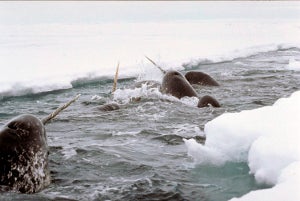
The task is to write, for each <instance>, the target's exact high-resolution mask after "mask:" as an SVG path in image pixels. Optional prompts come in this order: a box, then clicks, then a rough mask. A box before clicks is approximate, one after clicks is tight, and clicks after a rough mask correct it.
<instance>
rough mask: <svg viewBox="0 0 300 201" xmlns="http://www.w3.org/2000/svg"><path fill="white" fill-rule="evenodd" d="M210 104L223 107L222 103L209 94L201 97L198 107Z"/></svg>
mask: <svg viewBox="0 0 300 201" xmlns="http://www.w3.org/2000/svg"><path fill="white" fill-rule="evenodd" d="M209 105H211V106H213V107H221V105H220V103H219V102H218V101H217V100H216V99H215V98H213V97H211V96H207V95H206V96H203V97H202V98H201V99H199V102H198V105H197V107H200V108H201V107H208V106H209Z"/></svg>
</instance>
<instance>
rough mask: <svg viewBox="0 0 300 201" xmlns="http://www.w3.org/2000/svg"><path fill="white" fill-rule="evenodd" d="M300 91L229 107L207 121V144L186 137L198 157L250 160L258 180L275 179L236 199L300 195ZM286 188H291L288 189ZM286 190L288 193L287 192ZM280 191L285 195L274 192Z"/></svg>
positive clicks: (190, 151) (217, 162) (207, 160)
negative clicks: (267, 102) (261, 103)
mask: <svg viewBox="0 0 300 201" xmlns="http://www.w3.org/2000/svg"><path fill="white" fill-rule="evenodd" d="M299 122H300V91H297V92H294V93H293V94H292V95H291V96H290V97H288V98H281V99H279V100H278V101H276V102H275V103H274V104H273V106H266V107H262V108H258V109H254V110H247V111H242V112H239V113H226V114H223V115H221V116H219V117H217V118H216V119H214V120H212V121H210V122H208V123H207V124H206V125H205V129H204V131H205V134H206V137H207V140H206V144H205V145H201V144H198V143H197V142H195V141H194V140H185V143H186V146H187V148H188V154H189V155H190V156H192V157H193V158H194V159H195V161H196V162H198V163H202V164H203V163H210V164H214V165H222V164H224V163H225V162H226V161H247V162H248V165H249V168H250V173H251V174H253V175H254V177H255V179H256V181H257V182H258V183H266V184H271V185H275V186H274V187H273V188H271V189H267V190H258V191H255V192H251V193H249V194H248V195H245V196H244V197H242V198H241V199H234V200H255V199H256V200H295V201H296V200H299V198H300V196H299V193H298V191H293V190H295V186H297V185H299V182H300V177H299V173H295V172H297V171H298V172H299V171H300V165H299V161H300V148H299V147H300V145H299V142H300V124H299ZM287 189H289V190H288V192H289V193H286V192H287V191H286V190H287ZM286 194H291V195H288V196H287V197H289V198H290V199H288V198H284V199H283V197H284V196H285V195H286ZM276 195H281V196H278V197H277V196H276Z"/></svg>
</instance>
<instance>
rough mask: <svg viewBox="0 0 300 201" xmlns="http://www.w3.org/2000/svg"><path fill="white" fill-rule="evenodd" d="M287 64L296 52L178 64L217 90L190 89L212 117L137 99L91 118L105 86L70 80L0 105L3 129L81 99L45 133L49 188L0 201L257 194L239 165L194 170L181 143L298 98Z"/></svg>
mask: <svg viewBox="0 0 300 201" xmlns="http://www.w3.org/2000/svg"><path fill="white" fill-rule="evenodd" d="M290 59H296V60H300V49H298V48H288V49H282V48H281V49H280V48H279V49H278V50H276V51H270V52H263V53H257V54H254V55H252V56H248V57H243V58H236V59H234V60H230V61H224V62H220V63H213V62H209V61H203V62H201V63H200V64H184V65H183V66H184V67H185V71H188V70H200V71H203V72H205V73H208V74H210V75H211V76H212V77H213V78H215V79H216V80H217V81H218V82H219V83H220V84H221V86H220V87H199V86H197V87H195V88H196V91H197V92H198V94H199V96H203V95H213V96H214V97H215V98H216V99H217V100H219V102H220V103H221V104H222V107H221V108H204V109H199V108H196V107H193V106H191V105H189V104H184V103H183V102H180V101H172V99H166V98H163V97H164V96H156V95H154V93H149V94H150V95H147V96H146V95H144V94H143V93H141V100H140V101H132V102H129V103H126V104H125V103H122V104H121V109H120V110H116V111H111V112H101V111H99V110H98V109H97V107H98V106H100V105H102V104H104V103H105V102H106V101H109V100H110V90H111V87H112V79H111V78H99V79H94V80H81V81H77V82H74V83H73V88H72V89H67V90H59V91H53V92H47V93H41V94H34V95H32V94H28V95H25V96H19V97H1V99H0V108H1V110H0V125H3V124H4V123H6V122H7V121H8V120H9V119H11V118H13V117H15V116H17V115H19V114H25V113H31V114H34V115H36V116H38V117H40V118H42V117H45V116H46V115H48V114H49V113H51V112H52V111H53V110H54V109H56V108H57V107H58V106H59V105H62V104H63V103H65V102H67V101H68V100H70V99H71V98H73V97H74V96H75V95H76V94H81V97H80V99H79V100H78V101H77V102H76V103H74V104H72V105H71V106H70V107H69V108H68V109H66V110H65V111H63V112H62V113H60V114H59V116H58V117H57V118H56V119H55V120H53V121H52V122H51V123H50V124H48V125H47V126H46V130H47V135H48V144H49V146H50V169H51V176H52V184H51V185H50V186H49V187H47V188H46V189H44V190H43V191H41V192H39V193H36V194H32V195H24V194H19V193H14V192H5V193H1V194H0V200H14V201H15V200H20V201H21V200H22V201H23V200H130V201H131V200H203V201H223V200H228V199H230V198H232V197H238V196H241V195H243V194H245V193H247V192H249V191H252V190H255V189H260V188H266V187H267V186H262V185H258V184H257V183H256V182H255V179H254V177H253V176H252V175H249V173H248V172H249V168H248V166H247V163H246V162H239V163H237V162H229V163H226V164H225V165H223V166H217V167H214V166H209V165H199V164H195V163H194V162H193V160H192V158H190V157H189V156H188V155H187V148H186V146H185V144H184V142H183V140H182V139H183V138H191V137H196V136H197V135H199V134H201V133H202V130H203V128H204V125H205V123H207V122H208V121H210V120H212V119H214V118H215V117H217V116H219V115H220V114H222V113H224V112H237V111H241V110H245V109H253V108H258V107H261V106H266V105H271V104H273V103H274V102H275V101H276V100H277V99H278V98H281V97H286V96H289V95H290V94H291V93H292V92H294V91H297V90H300V73H299V72H296V71H292V70H287V69H286V66H287V65H288V64H289V61H290ZM135 82H136V78H126V79H121V80H119V83H118V88H119V89H121V90H123V93H124V96H125V95H126V93H127V91H126V89H129V88H131V87H132V86H133V85H134V83H135ZM121 93H122V92H121ZM95 96H96V97H102V98H101V99H99V98H93V97H95ZM228 140H230V139H228ZM224 143H226V142H224Z"/></svg>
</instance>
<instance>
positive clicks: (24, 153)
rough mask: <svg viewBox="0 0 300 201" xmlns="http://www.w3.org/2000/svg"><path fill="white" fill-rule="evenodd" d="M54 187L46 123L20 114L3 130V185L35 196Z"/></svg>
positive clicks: (0, 137) (0, 154) (0, 136)
mask: <svg viewBox="0 0 300 201" xmlns="http://www.w3.org/2000/svg"><path fill="white" fill-rule="evenodd" d="M49 184H50V173H49V169H48V144H47V138H46V131H45V127H44V124H43V123H42V122H41V121H40V120H39V119H38V118H36V117H35V116H33V115H20V116H18V117H16V118H14V119H12V120H11V121H10V122H8V123H7V124H6V125H4V126H3V127H2V128H1V129H0V186H7V187H8V188H9V189H10V190H14V191H19V192H21V193H35V192H38V191H40V190H42V189H43V188H44V187H46V186H48V185H49Z"/></svg>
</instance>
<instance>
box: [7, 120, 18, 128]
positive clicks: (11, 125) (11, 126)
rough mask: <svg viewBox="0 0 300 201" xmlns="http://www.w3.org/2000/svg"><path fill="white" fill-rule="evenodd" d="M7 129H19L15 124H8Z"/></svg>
mask: <svg viewBox="0 0 300 201" xmlns="http://www.w3.org/2000/svg"><path fill="white" fill-rule="evenodd" d="M7 127H8V128H10V129H13V130H17V129H18V126H17V125H16V123H14V122H12V123H10V124H8V125H7Z"/></svg>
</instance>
